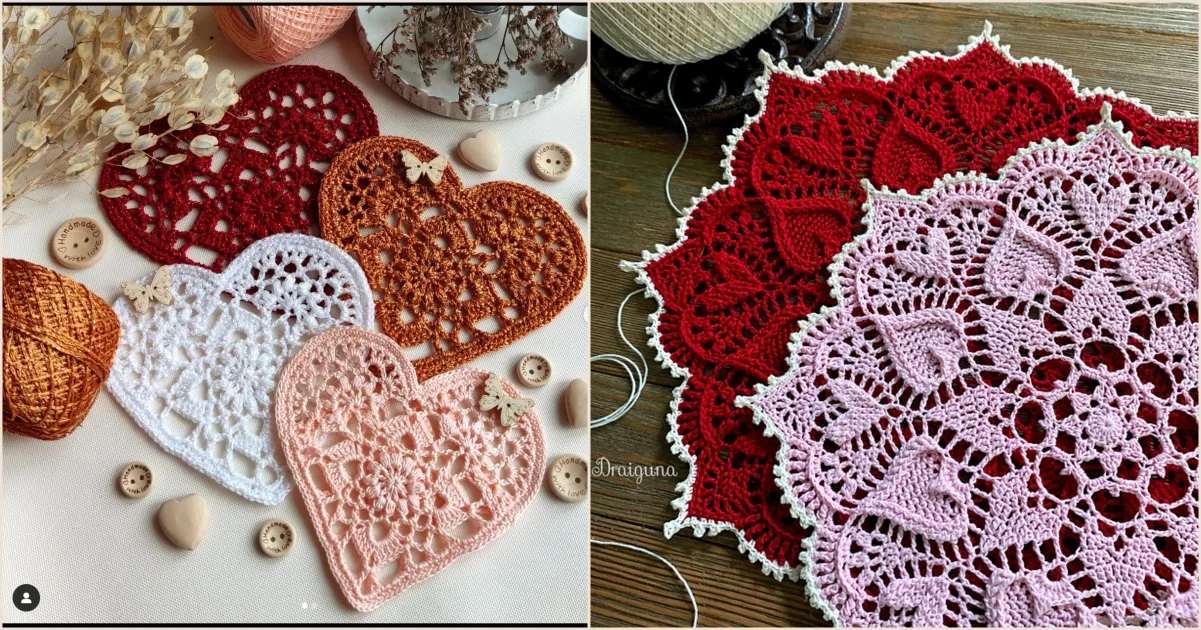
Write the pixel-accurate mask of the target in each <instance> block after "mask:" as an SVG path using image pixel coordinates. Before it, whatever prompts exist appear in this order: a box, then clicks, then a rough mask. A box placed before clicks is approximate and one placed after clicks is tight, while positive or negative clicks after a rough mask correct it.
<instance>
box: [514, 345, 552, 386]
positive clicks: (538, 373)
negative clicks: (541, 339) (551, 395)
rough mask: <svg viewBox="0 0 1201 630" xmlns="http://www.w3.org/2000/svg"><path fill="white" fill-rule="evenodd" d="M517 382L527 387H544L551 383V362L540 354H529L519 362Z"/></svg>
mask: <svg viewBox="0 0 1201 630" xmlns="http://www.w3.org/2000/svg"><path fill="white" fill-rule="evenodd" d="M517 380H519V381H521V384H522V385H525V386H526V387H542V386H543V385H546V384H547V383H549V382H550V361H547V360H546V357H544V356H542V355H540V354H533V353H530V354H527V355H525V356H524V357H521V360H520V361H518V362H517Z"/></svg>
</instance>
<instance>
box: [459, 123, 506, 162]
mask: <svg viewBox="0 0 1201 630" xmlns="http://www.w3.org/2000/svg"><path fill="white" fill-rule="evenodd" d="M459 157H461V158H463V161H464V162H466V163H467V166H470V167H471V168H477V169H479V170H481V171H495V170H496V169H498V168H500V140H498V139H497V138H496V134H494V133H492V132H491V131H489V130H487V129H485V130H483V131H481V132H479V133H477V134H475V135H474V136H472V137H470V138H467V139H466V140H464V141H462V142H460V143H459Z"/></svg>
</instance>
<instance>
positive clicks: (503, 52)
mask: <svg viewBox="0 0 1201 630" xmlns="http://www.w3.org/2000/svg"><path fill="white" fill-rule="evenodd" d="M367 10H368V11H370V10H371V9H370V8H369V9H367ZM503 11H504V16H503V18H502V19H503V20H504V23H505V24H506V27H505V30H504V31H503V32H502V33H501V35H500V36H501V37H502V38H504V41H502V42H501V45H500V50H499V51H498V52H497V55H496V59H494V60H492V61H491V63H489V62H488V61H486V60H484V59H482V58H481V57H480V52H479V49H478V48H477V47H476V41H475V35H476V33H478V32H479V31H480V29H482V28H484V27H486V26H488V21H487V20H485V19H483V18H481V17H480V16H479V15H477V14H476V13H475V12H473V11H472V10H471V7H469V6H450V5H435V6H420V5H418V6H412V7H409V9H408V12H407V13H406V15H405V18H404V20H402V21H401V22H400V24H397V25H396V28H394V29H392V31H391V32H390V33H389V34H388V35H387V36H385V37H384V39H383V41H381V42H380V44H379V46H377V47H376V49H375V52H376V63H375V67H374V68H373V69H372V73H373V74H374V75H375V78H377V79H382V78H383V76H384V73H387V72H391V69H392V68H399V67H401V66H400V63H401V59H402V57H404V56H415V57H416V58H417V63H418V65H419V66H420V69H421V78H422V79H424V80H425V85H426V86H427V87H428V86H429V85H430V80H431V79H432V78H433V76H434V74H436V73H437V68H436V66H437V64H438V62H440V61H443V60H449V61H450V67H451V70H453V71H454V73H455V76H456V80H457V81H458V85H459V109H460V110H462V112H463V113H464V114H466V113H468V109H467V106H468V104H470V103H471V101H472V99H473V98H475V97H478V98H479V99H480V101H484V102H486V101H487V100H488V97H490V96H491V95H492V93H493V92H495V91H496V90H498V89H500V88H503V87H505V86H506V85H508V82H509V70H516V71H517V72H519V73H521V74H525V73H526V72H527V71H528V65H529V63H530V62H531V61H533V60H534V59H535V58H537V57H541V59H542V64H543V66H544V67H545V68H546V70H547V72H549V73H551V75H552V76H555V77H558V78H562V77H566V76H568V75H570V74H571V72H572V71H573V70H574V69H575V68H574V67H573V64H571V63H569V62H568V61H567V60H565V59H564V58H563V53H562V49H563V48H571V39H570V38H568V37H567V35H566V34H564V33H563V31H562V30H560V29H559V11H558V10H557V9H555V8H554V7H551V6H544V5H536V6H533V7H526V6H519V5H507V6H505V7H504V9H503ZM389 40H391V42H392V43H391V47H390V48H389V50H388V51H387V52H384V45H385V44H387V43H388V41H389ZM509 41H512V43H513V48H514V50H515V51H516V56H511V55H510V54H509V50H508V48H509V46H507V44H508V42H509ZM502 57H504V62H503V63H502V59H501V58H502ZM506 68H507V69H506Z"/></svg>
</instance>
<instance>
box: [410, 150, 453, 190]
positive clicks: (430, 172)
mask: <svg viewBox="0 0 1201 630" xmlns="http://www.w3.org/2000/svg"><path fill="white" fill-rule="evenodd" d="M400 159H401V160H403V161H404V164H405V178H407V179H408V180H409V183H410V184H416V183H417V180H419V179H421V176H422V175H425V176H426V178H427V179H429V180H430V182H431V183H433V184H434V185H435V186H437V185H438V184H441V183H442V172H443V171H445V170H446V166H447V164H449V163H450V162H449V161H448V160H447V159H446V156H445V155H439V156H438V157H436V158H434V159H432V160H430V161H429V162H422V161H421V159H420V158H418V157H417V156H416V155H413V154H412V153H410V152H409V151H402V152H401V153H400Z"/></svg>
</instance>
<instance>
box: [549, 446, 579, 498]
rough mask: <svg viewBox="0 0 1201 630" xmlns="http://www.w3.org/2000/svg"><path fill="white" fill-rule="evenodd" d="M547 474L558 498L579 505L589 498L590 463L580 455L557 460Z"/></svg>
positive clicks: (551, 487) (552, 489) (564, 456)
mask: <svg viewBox="0 0 1201 630" xmlns="http://www.w3.org/2000/svg"><path fill="white" fill-rule="evenodd" d="M546 474H547V476H548V477H549V478H550V489H551V491H552V492H554V493H555V496H556V497H559V498H560V499H562V500H564V501H566V502H568V503H579V502H580V501H583V500H584V499H586V498H588V462H585V461H584V458H582V457H580V456H579V455H563V456H562V457H560V458H559V459H556V460H555V462H554V463H553V464H551V465H550V470H549V471H548V472H547V473H546Z"/></svg>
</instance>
